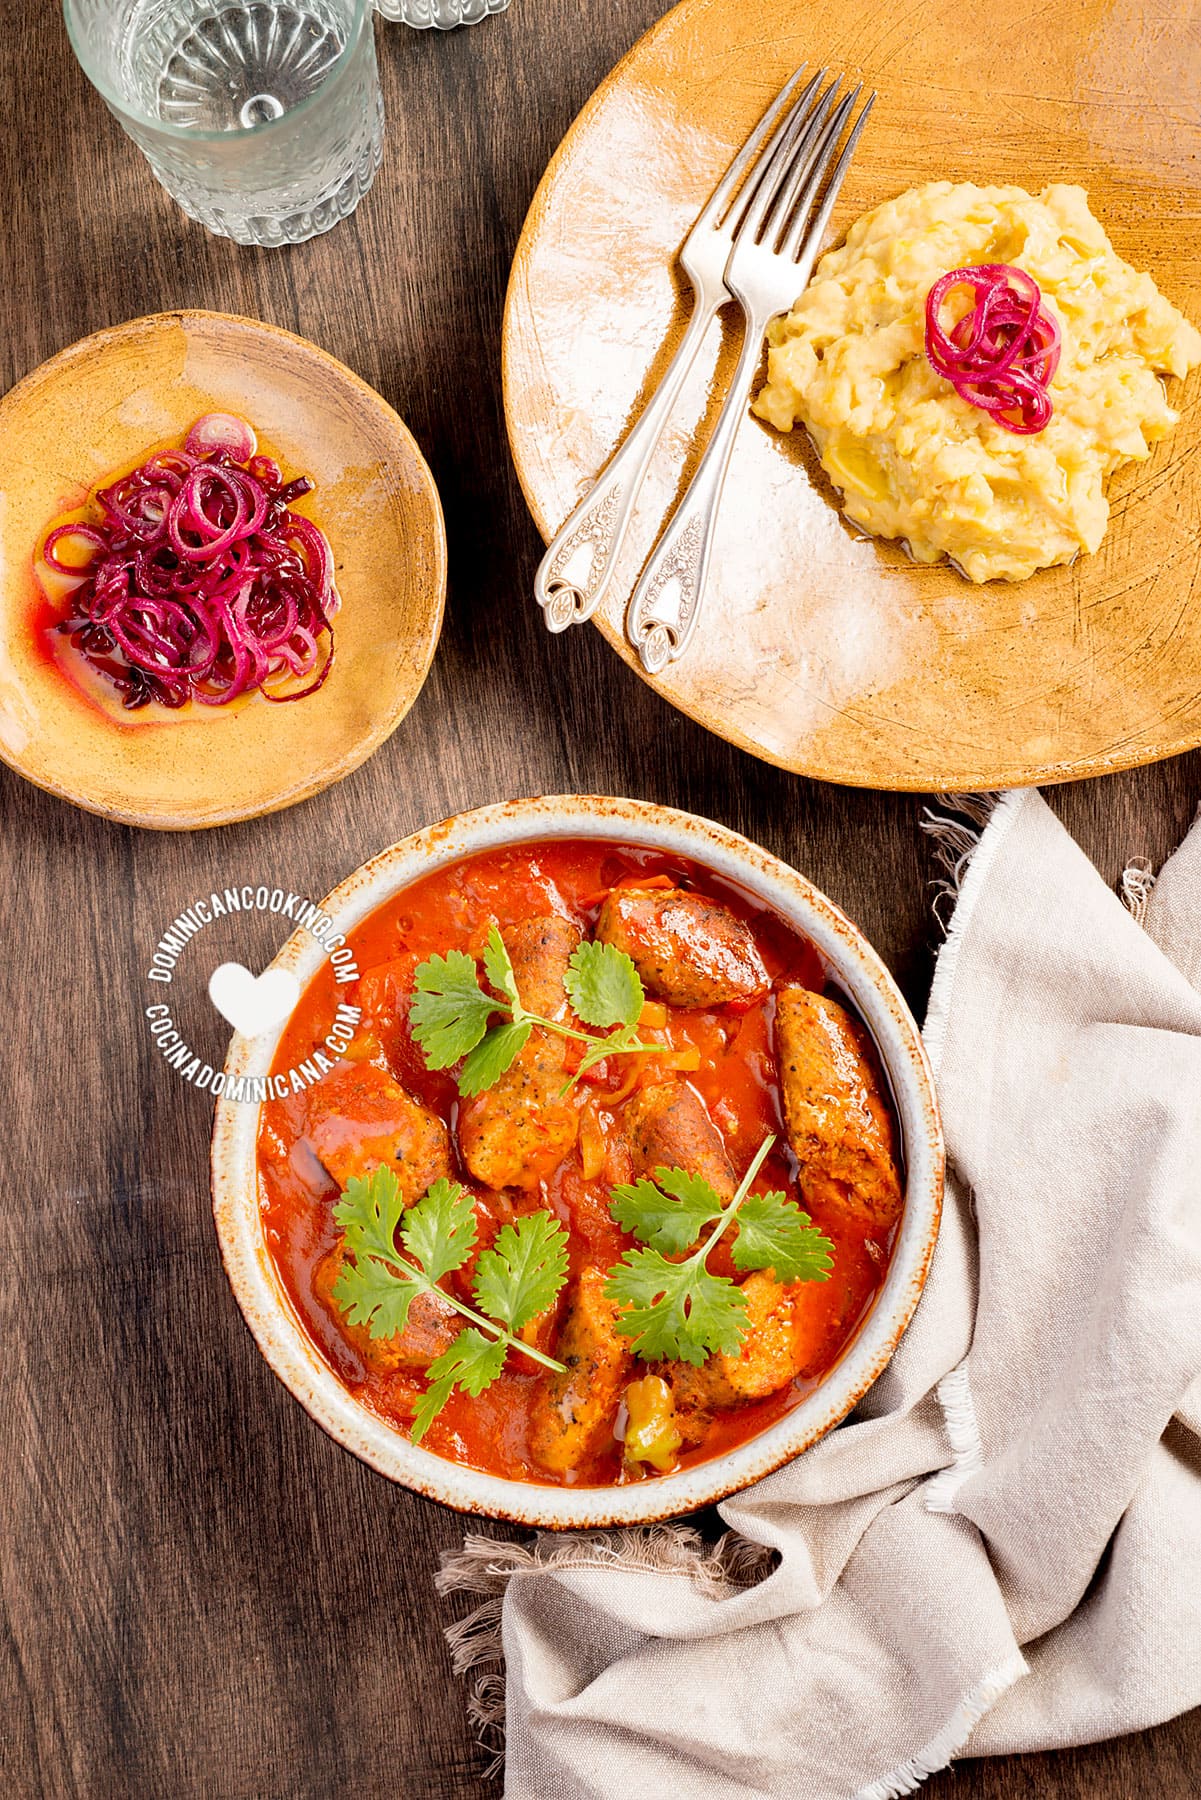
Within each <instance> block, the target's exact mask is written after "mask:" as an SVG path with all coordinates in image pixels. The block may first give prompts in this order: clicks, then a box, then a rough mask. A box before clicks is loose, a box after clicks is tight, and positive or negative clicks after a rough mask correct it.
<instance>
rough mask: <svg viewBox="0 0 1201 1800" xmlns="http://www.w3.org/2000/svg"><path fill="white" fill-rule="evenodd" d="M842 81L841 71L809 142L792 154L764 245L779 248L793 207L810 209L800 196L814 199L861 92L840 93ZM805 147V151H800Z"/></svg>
mask: <svg viewBox="0 0 1201 1800" xmlns="http://www.w3.org/2000/svg"><path fill="white" fill-rule="evenodd" d="M841 82H842V76H841V75H839V76H838V77H837V78H836V80H834V81H832V82H831V84H830V86H829V87H828V88H827V90H826V93H825V94H824V95H823V96H822V97H823V99H824V100H826V101H827V102H828V104H827V106H826V108H825V113H824V114H823V117H822V118H821V119H817V118H815V126H816V129H814V130H812V131H810V132H808V133H806V137H807V140H808V142H807V145H802V146H800V147H799V149H798V152H797V155H796V156H795V157H794V158H793V162H792V167H791V168H790V169H789V171H788V178H787V180H786V181H785V182H784V183H783V184H782V185H781V187H780V190H779V192H778V193H777V195H776V198H775V201H774V202H773V204H772V207H771V210H770V212H769V213H768V215H767V217H766V219H765V220H764V221H763V230H762V232H761V233H760V242H761V243H762V244H763V246H764V248H765V249H768V250H777V249H779V247H780V242H781V239H782V238H783V237H784V234H785V231H786V230H787V228H788V223H789V220H790V219H791V218H792V216H793V210H794V208H795V209H798V211H799V213H800V215H801V216H803V215H804V213H805V211H806V210H807V209H806V207H805V205H803V204H801V205H799V206H798V201H799V199H800V197H801V196H802V195H803V196H807V197H808V200H809V203H810V204H811V203H812V197H813V190H814V188H815V187H816V184H817V183H818V182H820V180H821V176H822V173H823V171H824V170H825V169H826V168H828V167H829V165H830V162H831V160H832V147H833V146H834V145H836V144H837V143H838V140H839V138H840V137H841V136H842V133H843V128H844V127H845V125H846V122H847V115H848V113H849V112H850V110H851V108H852V107H853V106H854V104H855V98H856V94H857V93H858V89H856V91H855V93H852V94H844V95H842V96H841V97H839V96H838V88H839V86H840V85H841ZM835 98H837V99H838V105H837V107H836V108H835V110H834V113H833V116H829V112H830V106H831V105H833V102H834V100H835ZM802 151H803V152H804V154H802V153H801V152H802Z"/></svg>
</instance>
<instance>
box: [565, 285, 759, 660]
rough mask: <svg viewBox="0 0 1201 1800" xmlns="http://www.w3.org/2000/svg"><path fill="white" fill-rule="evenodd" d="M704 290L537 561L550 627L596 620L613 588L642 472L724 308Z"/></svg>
mask: <svg viewBox="0 0 1201 1800" xmlns="http://www.w3.org/2000/svg"><path fill="white" fill-rule="evenodd" d="M727 298H728V296H727V295H726V294H725V293H724V292H723V293H722V295H721V296H720V298H718V299H714V298H713V297H712V296H710V295H706V294H701V293H698V294H697V296H696V301H695V305H694V307H693V311H692V317H691V318H690V319H689V321H688V326H687V329H686V330H685V332H684V336H683V337H682V338H681V340H680V343H679V345H678V346H677V349H676V352H675V355H674V356H673V357H672V359H671V362H670V363H669V364H668V366H667V369H666V371H665V373H664V375H663V379H662V380H661V381H660V383H659V385H658V387H657V388H656V389H655V391H654V393H653V394H652V395H651V398H650V400H649V401H648V402H647V405H646V407H645V409H644V411H643V412H642V414H641V416H640V417H639V419H638V422H637V424H636V425H635V426H634V427H633V429H632V430H631V431H630V433H629V435H628V436H627V437H626V439H625V441H624V442H623V444H622V445H621V448H620V449H619V450H618V451H617V453H616V454H615V455H614V456H613V457H612V458H611V459H610V461H609V462H608V463H607V464H606V465H605V468H604V469H603V470H602V472H601V474H600V475H599V476H598V477H597V479H596V481H595V483H594V484H593V486H592V487H591V488H590V489H589V490H588V492H587V493H586V494H585V495H584V498H583V499H582V500H581V501H580V503H579V505H578V506H577V507H576V509H575V511H574V512H573V513H572V514H571V517H570V518H569V519H568V520H567V521H566V523H565V524H564V525H563V526H562V527H561V528H560V530H559V532H558V533H557V535H556V536H555V538H554V539H553V541H552V543H551V545H550V548H549V549H548V550H547V552H546V555H545V556H544V557H543V559H542V561H541V563H540V564H539V566H538V573H537V575H536V576H535V577H534V597H535V599H536V600H537V602H538V604H539V606H540V607H541V608H542V610H543V614H544V616H545V619H546V624H547V628H548V629H549V630H550V631H566V629H567V627H568V626H569V625H574V624H577V623H579V622H580V621H581V620H583V619H588V618H591V616H592V614H593V613H594V612H595V611H596V609H597V607H598V606H599V605H600V603H601V601H602V600H603V599H604V597H605V594H606V592H607V591H608V587H609V583H610V581H611V579H612V576H613V570H614V568H615V566H616V563H617V559H618V556H619V553H620V551H621V547H622V544H623V543H624V542H625V537H626V533H627V532H628V530H629V528H630V521H631V519H632V518H633V516H634V507H635V505H636V503H637V500H638V494H639V491H640V489H641V487H642V481H643V477H644V476H645V474H646V471H647V468H648V466H649V464H650V460H651V457H652V456H653V454H654V451H655V446H656V445H657V443H658V442H659V439H660V438H661V437H662V435H663V431H664V428H665V426H666V425H667V422H668V418H669V416H670V415H671V413H672V412H673V411H674V409H675V404H676V401H677V399H678V398H679V394H680V389H681V388H682V387H683V385H684V381H685V379H686V377H687V375H688V371H689V370H690V369H691V367H692V365H693V363H694V362H695V361H696V356H697V352H698V351H699V349H700V347H701V341H702V339H703V338H704V336H705V333H706V331H707V330H708V329H709V326H710V324H711V323H712V321H713V318H714V315H715V314H716V313H717V311H718V310H719V308H720V307H721V305H722V304H723V303H724V302H725V300H726V299H727Z"/></svg>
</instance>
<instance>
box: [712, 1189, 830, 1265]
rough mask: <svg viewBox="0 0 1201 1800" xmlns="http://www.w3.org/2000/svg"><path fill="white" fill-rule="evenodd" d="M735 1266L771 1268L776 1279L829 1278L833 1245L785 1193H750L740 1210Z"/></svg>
mask: <svg viewBox="0 0 1201 1800" xmlns="http://www.w3.org/2000/svg"><path fill="white" fill-rule="evenodd" d="M733 1255H734V1266H735V1267H736V1268H739V1269H771V1270H772V1272H773V1273H774V1275H775V1278H776V1280H777V1281H784V1282H788V1281H828V1280H829V1279H830V1270H831V1268H832V1267H833V1266H834V1246H833V1244H832V1243H831V1242H830V1240H829V1238H828V1237H826V1236H825V1235H824V1234H823V1233H822V1232H820V1231H819V1230H818V1228H817V1226H816V1225H814V1224H813V1223H812V1222H811V1221H810V1218H809V1214H808V1213H805V1212H802V1211H801V1209H800V1207H799V1206H798V1205H797V1204H796V1202H795V1201H794V1200H789V1199H788V1197H787V1195H785V1194H778V1193H772V1194H748V1195H747V1197H746V1199H745V1200H744V1201H743V1203H742V1205H741V1206H740V1207H739V1209H738V1236H737V1238H736V1239H735V1240H734V1250H733Z"/></svg>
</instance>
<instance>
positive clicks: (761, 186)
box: [735, 69, 838, 240]
mask: <svg viewBox="0 0 1201 1800" xmlns="http://www.w3.org/2000/svg"><path fill="white" fill-rule="evenodd" d="M825 76H826V71H825V70H824V69H820V70H819V71H818V73H817V75H815V77H814V78H813V80H812V81H811V82H810V84H809V86H808V87H807V88H806V89H805V93H804V94H803V95H802V96H801V101H798V103H797V108H796V109H794V111H793V114H792V117H791V118H790V119H789V120H788V121H787V128H786V129H785V130H782V131H781V132H780V133H779V134H778V136H777V137H776V139H775V140H774V141H773V144H772V145H771V147H770V153H769V154H765V155H764V157H763V159H762V173H761V174H760V176H759V179H758V182H757V183H756V186H755V191H754V193H753V194H752V195H751V196H750V203H749V205H748V206H747V208H746V211H745V212H744V213H743V215H742V218H741V219H740V220H739V221H738V224H737V226H736V228H735V230H736V236H737V237H739V238H742V239H746V240H753V239H755V238H757V237H758V235H759V230H760V227H761V226H762V224H763V219H764V215H765V214H766V212H767V209H768V207H769V206H770V205H771V203H772V201H773V200H774V199H775V197H776V194H777V192H778V191H779V188H780V184H781V182H783V181H786V180H787V179H788V176H789V173H790V171H791V169H792V166H793V163H794V161H795V159H796V157H797V156H798V155H802V154H807V148H808V145H809V144H810V143H811V141H812V139H813V138H814V137H815V136H816V134H817V133H818V131H820V129H821V125H822V121H823V119H824V118H825V117H826V115H827V113H828V112H829V110H830V107H831V105H832V104H833V96H834V93H835V91H836V90H837V87H838V83H837V82H836V81H835V82H833V83H832V84H831V86H830V87H828V88H827V89H826V91H825V93H824V94H822V95H821V96H820V97H819V98H818V100H817V102H816V105H815V106H814V107H813V109H812V110H808V109H806V110H805V111H800V110H798V109H799V107H800V105H801V102H802V101H806V100H807V99H808V98H809V97H810V96H811V95H812V94H813V93H814V92H815V91H816V89H817V87H818V86H819V85H820V83H821V82H822V81H824V80H825Z"/></svg>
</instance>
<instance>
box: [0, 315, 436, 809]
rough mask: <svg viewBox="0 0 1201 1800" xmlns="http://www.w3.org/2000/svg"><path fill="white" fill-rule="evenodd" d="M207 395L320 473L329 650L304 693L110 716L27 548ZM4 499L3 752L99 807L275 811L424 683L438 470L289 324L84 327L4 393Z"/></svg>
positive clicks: (0, 538)
mask: <svg viewBox="0 0 1201 1800" xmlns="http://www.w3.org/2000/svg"><path fill="white" fill-rule="evenodd" d="M210 410H217V411H222V412H234V413H241V414H244V415H245V416H246V417H247V418H248V419H249V420H250V421H251V423H252V424H253V425H254V427H255V429H256V431H257V432H258V434H259V437H260V440H261V443H262V446H263V448H264V449H267V450H270V451H271V453H272V454H273V455H277V456H279V457H280V459H281V460H282V461H283V463H284V465H285V468H286V469H287V470H288V471H289V472H293V471H295V472H303V473H305V474H307V475H310V476H311V477H312V478H313V480H314V482H315V483H316V489H315V492H314V494H313V495H312V498H311V501H307V502H302V503H301V508H300V510H301V511H306V512H308V513H309V515H310V516H311V517H312V518H314V519H315V520H316V521H317V523H318V524H319V525H321V526H322V528H323V529H324V531H325V532H326V535H327V536H328V538H329V540H330V544H331V546H332V548H333V553H334V566H335V572H336V579H337V583H338V589H339V592H340V593H341V596H342V609H341V611H340V612H339V614H338V615H337V618H336V620H335V623H334V637H335V644H336V656H335V661H334V666H333V669H332V670H331V671H330V675H329V679H328V680H327V681H326V683H325V685H324V686H323V687H322V688H320V689H319V690H318V692H317V693H315V694H311V695H309V696H308V698H306V699H304V700H298V701H296V702H295V704H292V705H272V704H271V703H270V702H269V701H266V700H264V699H263V698H262V696H261V695H258V694H254V695H252V696H250V697H249V698H248V699H246V700H245V701H235V702H234V703H233V704H232V705H231V706H228V707H203V706H197V705H196V704H195V703H190V704H189V705H187V706H186V707H183V708H181V709H180V711H179V712H175V713H172V712H168V711H167V710H166V709H165V708H161V707H154V708H147V709H146V711H145V712H144V713H134V714H132V715H126V717H125V718H124V719H121V718H120V717H119V716H118V718H117V719H116V720H114V718H112V717H110V716H109V714H108V712H106V711H104V710H102V709H101V708H100V707H99V706H98V705H96V704H95V703H94V702H93V701H92V700H90V699H88V698H85V696H84V694H83V693H82V692H81V691H80V689H79V688H77V687H76V686H75V685H74V684H73V683H72V682H71V681H69V680H68V679H67V678H66V676H65V675H64V674H63V672H62V670H61V669H60V668H59V667H58V665H57V663H56V662H54V661H53V660H52V659H51V658H50V657H49V656H48V654H47V650H46V645H47V642H48V636H47V633H46V631H45V629H44V628H43V622H42V617H41V614H42V611H43V610H44V609H42V608H40V607H39V603H38V598H37V589H36V586H35V582H34V577H33V555H34V551H35V548H36V547H37V545H38V544H39V543H40V541H41V537H42V535H44V533H45V529H46V525H47V523H48V522H49V521H50V520H51V519H53V518H54V517H55V516H56V515H57V514H59V513H62V512H65V511H67V510H68V509H69V508H72V507H75V506H79V505H81V504H82V503H83V501H84V499H85V498H86V496H87V494H88V492H89V490H90V489H91V488H92V487H93V486H94V484H95V483H96V482H97V481H99V480H101V479H102V478H103V477H105V476H107V475H111V474H112V472H113V471H114V470H116V469H119V468H122V467H125V466H130V465H132V464H133V463H135V462H137V461H138V460H139V459H140V457H141V456H142V455H143V454H144V453H145V452H146V451H147V450H149V449H151V448H153V447H155V446H157V445H161V444H164V443H172V442H175V443H177V442H179V441H180V440H181V439H182V438H183V436H184V434H185V433H186V432H187V429H188V427H189V426H190V425H191V423H192V422H193V420H194V419H196V418H197V417H198V416H199V415H200V414H201V413H203V412H208V411H210ZM0 500H2V502H3V504H2V505H0V757H3V759H4V761H5V762H7V763H10V764H11V765H12V767H13V768H14V769H17V770H18V771H19V772H20V773H21V774H22V775H25V776H27V777H28V778H29V780H30V781H34V782H36V783H37V784H38V786H39V787H43V788H48V789H49V790H50V792H51V793H54V794H58V795H60V796H61V797H62V798H63V799H65V800H70V801H73V802H74V803H75V805H77V806H83V807H86V808H87V809H88V811H90V812H98V813H104V814H107V815H108V816H109V817H110V818H114V819H120V820H122V821H124V822H126V823H128V824H134V825H148V826H154V827H158V828H160V829H164V830H180V829H185V828H187V829H191V828H195V827H197V826H204V825H220V824H225V823H226V822H228V821H230V820H233V819H248V818H255V817H257V816H258V815H259V814H261V813H267V812H274V811H276V810H277V809H278V808H280V807H283V806H290V805H292V804H293V802H295V801H297V800H303V799H305V798H306V797H307V796H308V795H310V794H315V793H318V792H319V791H320V790H321V789H322V788H324V787H328V786H329V784H330V783H331V782H334V781H339V780H341V778H342V777H343V776H344V775H348V774H349V773H350V771H351V770H352V769H355V768H357V767H358V765H359V764H360V763H361V762H362V761H363V760H364V759H365V758H366V757H368V756H370V754H371V752H372V751H373V750H375V749H377V748H378V747H379V745H380V744H382V743H383V741H384V739H385V738H386V737H388V735H389V734H390V733H391V732H392V731H394V730H395V728H396V726H397V725H398V724H399V722H400V721H401V719H402V718H403V717H404V715H405V713H406V712H407V711H408V710H409V707H410V706H411V705H412V704H413V701H414V700H415V699H416V697H417V695H418V693H419V692H420V690H421V685H422V683H423V681H424V680H425V675H426V671H427V669H428V668H429V665H430V659H431V657H432V656H433V653H434V647H435V645H436V644H437V641H438V633H439V630H440V629H441V624H442V606H443V598H444V594H445V589H446V540H445V533H444V530H443V525H442V509H441V506H440V504H439V501H438V493H437V489H436V488H435V486H434V480H433V477H432V475H431V474H430V472H429V469H428V468H427V467H426V464H425V461H424V459H423V457H422V455H421V452H420V451H419V450H418V448H417V446H416V444H415V443H414V442H413V439H412V437H411V436H410V434H409V432H408V430H407V429H406V427H405V425H404V424H403V423H402V421H401V420H400V418H399V417H398V416H397V414H396V413H394V412H393V410H392V408H391V407H390V406H389V405H388V404H387V403H386V402H385V401H384V400H382V399H381V398H380V396H379V395H378V394H377V393H375V392H374V391H373V389H371V388H369V387H368V386H367V384H366V382H364V381H360V380H359V378H358V376H357V375H354V374H352V373H351V371H350V370H349V369H347V368H345V367H344V366H343V364H342V363H339V362H335V360H334V358H333V357H332V356H327V355H326V353H325V351H323V350H319V349H318V348H317V347H316V345H314V344H309V343H306V341H305V340H304V339H303V338H298V337H294V336H293V335H292V334H291V333H290V332H287V331H278V330H276V328H275V327H274V326H271V325H263V324H260V323H258V322H257V321H256V320H254V319H239V318H233V317H230V316H227V315H226V314H224V313H209V312H178V313H157V314H155V315H154V316H153V317H150V318H145V319H132V320H130V321H129V322H128V323H126V324H123V325H117V326H114V327H112V328H111V329H110V330H107V331H100V332H97V333H96V334H95V335H94V336H93V337H89V338H85V339H84V340H83V341H82V342H81V343H78V344H74V345H72V346H71V348H70V349H69V350H64V351H62V352H61V353H60V354H59V355H58V356H54V357H52V358H51V359H50V361H49V362H45V363H43V364H42V365H41V367H40V368H38V369H35V370H34V372H33V374H31V375H29V376H27V377H26V379H25V380H24V381H22V382H20V383H19V384H18V385H17V386H16V387H15V388H13V389H12V390H11V392H10V393H9V394H7V395H6V396H5V398H4V400H3V401H2V402H0ZM113 711H114V712H118V709H117V708H115V707H114V709H113Z"/></svg>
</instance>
